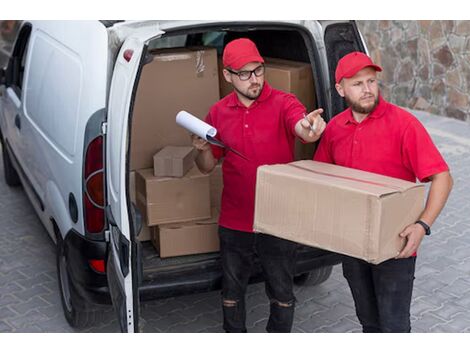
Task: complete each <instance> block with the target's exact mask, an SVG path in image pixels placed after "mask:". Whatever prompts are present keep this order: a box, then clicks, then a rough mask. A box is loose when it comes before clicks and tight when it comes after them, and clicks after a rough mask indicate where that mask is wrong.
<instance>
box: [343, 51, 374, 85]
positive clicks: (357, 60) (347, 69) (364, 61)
mask: <svg viewBox="0 0 470 352" xmlns="http://www.w3.org/2000/svg"><path fill="white" fill-rule="evenodd" d="M366 67H372V68H373V69H375V70H376V71H379V72H380V71H382V67H380V66H378V65H376V64H374V63H373V62H372V60H371V58H370V57H369V56H367V55H366V54H364V53H361V52H360V51H353V52H352V53H349V54H347V55H345V56H343V57H342V58H341V59H340V60H339V61H338V66H336V73H335V79H336V83H339V82H341V80H342V79H343V78H351V77H353V76H354V75H355V74H356V73H358V72H359V71H360V70H362V69H364V68H366Z"/></svg>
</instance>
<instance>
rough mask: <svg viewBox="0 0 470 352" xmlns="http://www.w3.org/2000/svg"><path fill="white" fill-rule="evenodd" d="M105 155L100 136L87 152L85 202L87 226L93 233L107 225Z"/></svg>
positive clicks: (91, 143) (89, 146) (93, 141)
mask: <svg viewBox="0 0 470 352" xmlns="http://www.w3.org/2000/svg"><path fill="white" fill-rule="evenodd" d="M103 155H104V151H103V137H102V136H98V137H96V138H95V139H94V140H92V141H91V142H90V144H89V145H88V148H87V151H86V154H85V170H84V177H85V190H84V192H83V204H84V209H85V228H86V231H87V232H91V233H99V232H102V231H103V230H104V225H105V218H104V206H105V193H104V169H103Z"/></svg>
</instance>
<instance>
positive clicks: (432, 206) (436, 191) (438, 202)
mask: <svg viewBox="0 0 470 352" xmlns="http://www.w3.org/2000/svg"><path fill="white" fill-rule="evenodd" d="M452 185H453V180H452V176H451V175H450V173H449V172H448V171H445V172H441V173H440V174H437V175H434V176H432V178H431V187H430V189H429V194H428V199H427V200H426V206H425V208H424V211H423V213H422V214H421V216H420V220H422V221H424V222H425V223H426V224H428V225H429V226H432V224H433V223H434V221H435V220H436V219H437V217H438V216H439V214H440V212H441V210H442V208H444V205H445V204H446V201H447V198H448V197H449V193H450V190H451V189H452Z"/></svg>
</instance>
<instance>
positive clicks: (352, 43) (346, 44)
mask: <svg viewBox="0 0 470 352" xmlns="http://www.w3.org/2000/svg"><path fill="white" fill-rule="evenodd" d="M320 23H321V26H322V28H323V38H324V42H325V50H326V56H327V60H328V71H329V74H328V77H329V84H330V91H331V97H330V99H331V107H332V112H331V113H332V114H331V116H335V115H336V114H339V113H340V112H342V111H343V110H344V109H345V108H346V103H345V102H344V99H343V98H341V97H340V95H339V94H338V93H337V91H336V88H335V71H336V66H337V65H338V61H339V59H341V58H342V57H343V56H344V55H346V54H348V53H350V52H352V51H362V52H366V50H367V49H366V46H365V44H364V41H363V39H362V37H361V34H360V32H359V29H358V28H357V24H356V22H354V21H320Z"/></svg>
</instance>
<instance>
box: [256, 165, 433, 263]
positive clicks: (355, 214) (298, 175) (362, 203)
mask: <svg viewBox="0 0 470 352" xmlns="http://www.w3.org/2000/svg"><path fill="white" fill-rule="evenodd" d="M424 197H425V189H424V186H423V185H421V184H416V183H412V182H407V181H403V180H400V179H395V178H392V177H386V176H382V175H377V174H373V173H369V172H364V171H360V170H355V169H349V168H345V167H341V166H337V165H331V164H325V163H318V162H314V161H307V160H303V161H298V162H294V163H290V164H284V165H270V166H261V167H260V168H258V176H257V184H256V205H255V221H254V230H255V231H258V232H264V233H270V234H273V235H275V236H278V237H281V238H285V239H288V240H291V241H295V242H299V243H302V244H306V245H310V246H313V247H318V248H322V249H327V250H330V251H334V252H338V253H342V254H346V255H348V256H352V257H357V258H360V259H364V260H366V261H368V262H371V263H375V264H377V263H381V262H382V261H385V260H387V259H390V258H393V257H395V256H396V255H397V254H398V252H399V251H400V250H401V249H402V248H403V246H404V242H405V239H403V238H401V237H399V234H400V233H401V232H402V231H403V230H404V229H405V227H406V226H408V225H409V224H412V223H414V222H415V221H416V220H417V219H418V218H419V216H420V214H421V212H422V210H423V207H424Z"/></svg>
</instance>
